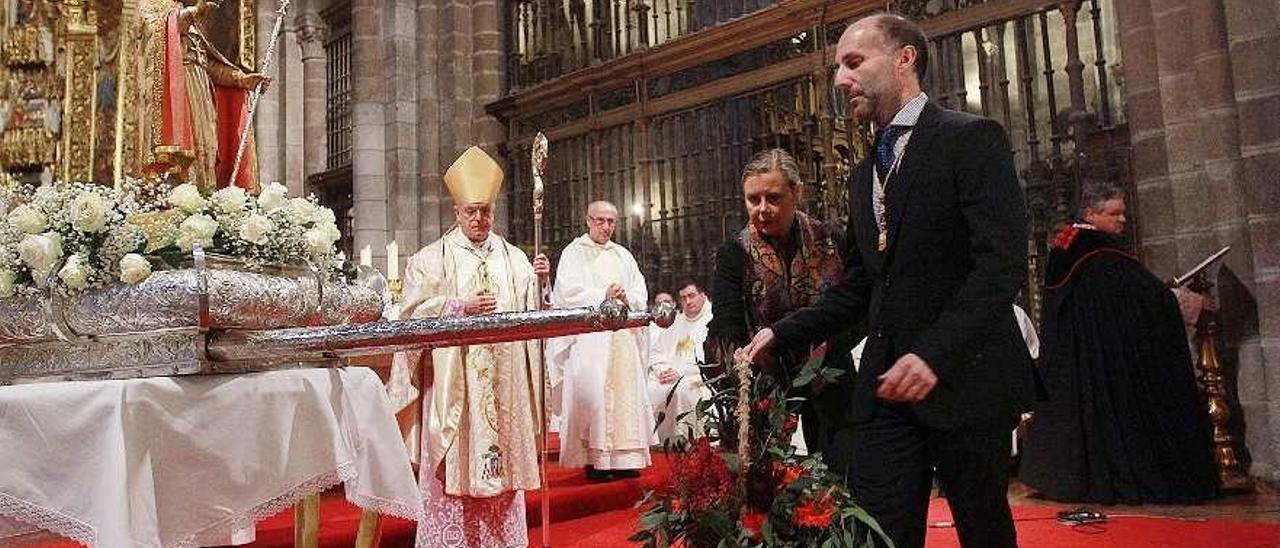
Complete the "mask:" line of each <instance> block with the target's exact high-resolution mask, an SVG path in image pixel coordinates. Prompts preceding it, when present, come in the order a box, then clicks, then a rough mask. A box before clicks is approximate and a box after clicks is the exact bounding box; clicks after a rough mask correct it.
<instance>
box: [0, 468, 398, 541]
mask: <svg viewBox="0 0 1280 548" xmlns="http://www.w3.org/2000/svg"><path fill="white" fill-rule="evenodd" d="M357 476H358V473H357V472H356V468H355V464H354V463H352V462H350V461H348V462H344V463H341V464H339V465H338V466H337V467H336V468H335V469H333V470H331V471H329V472H325V473H323V474H320V475H317V476H314V477H312V478H310V479H308V480H306V481H304V482H302V483H301V484H299V485H297V486H294V487H293V488H291V489H289V491H288V492H286V493H283V494H281V495H278V496H276V497H274V498H272V499H270V500H267V501H266V502H263V503H262V504H259V505H257V506H254V507H253V508H250V509H248V510H246V511H244V512H242V513H237V514H234V515H230V516H227V517H225V518H222V519H220V520H218V521H217V522H215V523H213V524H210V525H208V526H205V527H203V528H201V529H200V530H199V531H196V532H194V533H191V534H189V535H187V536H185V537H183V538H182V539H181V540H179V541H178V542H177V543H174V544H172V545H170V546H172V547H174V548H195V547H197V546H200V545H201V544H202V543H201V542H200V541H201V536H202V535H204V534H208V532H210V531H214V530H218V529H220V528H223V527H226V526H228V525H231V527H232V528H239V527H248V526H251V525H254V524H257V523H258V522H260V521H263V520H265V519H268V518H270V517H271V516H274V515H276V514H278V513H280V512H282V511H284V510H286V509H288V508H290V507H292V506H294V505H296V504H297V503H298V502H299V501H301V500H302V499H304V498H306V497H308V496H310V495H314V494H317V493H321V492H323V491H325V490H327V489H329V488H331V487H334V486H336V485H338V484H340V483H346V482H349V481H351V480H353V479H355V478H356V477H357ZM347 500H348V501H349V502H351V503H352V504H354V505H356V506H358V507H360V508H362V509H366V510H373V511H375V512H377V513H379V514H382V515H388V516H395V517H398V518H401V519H406V520H411V521H414V522H421V521H422V520H423V509H422V508H414V507H413V506H411V505H407V504H403V503H401V502H397V501H393V500H389V499H384V498H381V497H375V496H372V495H360V494H348V495H347ZM0 515H4V516H6V517H9V518H12V519H14V520H17V521H20V522H22V523H25V524H28V525H31V526H33V527H37V528H39V529H40V530H42V531H48V532H51V533H54V534H56V535H59V536H62V537H65V538H68V539H71V540H74V541H76V542H79V543H81V544H84V545H85V546H89V547H91V548H92V547H95V546H97V542H98V539H97V536H98V535H97V530H96V529H95V528H94V527H93V526H91V525H89V524H88V523H85V522H83V521H80V520H78V519H75V518H74V517H71V516H69V515H67V514H65V513H62V512H58V511H56V510H51V509H49V508H45V507H42V506H39V505H37V504H32V503H30V502H27V501H24V500H22V499H19V498H17V497H13V496H11V495H7V494H5V493H0Z"/></svg>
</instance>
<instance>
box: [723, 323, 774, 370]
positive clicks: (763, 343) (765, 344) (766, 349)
mask: <svg viewBox="0 0 1280 548" xmlns="http://www.w3.org/2000/svg"><path fill="white" fill-rule="evenodd" d="M776 340H777V339H775V338H774V336H773V330H772V329H770V328H768V327H766V328H764V329H761V330H760V331H758V332H756V336H755V337H753V338H752V339H751V343H750V344H748V345H747V346H745V347H743V348H741V349H740V350H738V352H741V353H743V354H745V355H746V357H747V359H749V360H751V362H752V363H760V364H762V365H768V364H771V363H773V344H774V342H775V341H776ZM737 357H738V356H737V355H736V353H735V355H734V358H737Z"/></svg>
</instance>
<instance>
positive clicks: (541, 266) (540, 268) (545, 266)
mask: <svg viewBox="0 0 1280 548" xmlns="http://www.w3.org/2000/svg"><path fill="white" fill-rule="evenodd" d="M533 273H534V274H537V275H538V277H539V278H545V277H547V276H550V275H551V261H548V260H547V256H546V255H543V254H541V253H539V254H538V256H537V257H534V258H533Z"/></svg>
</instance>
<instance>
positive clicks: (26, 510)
mask: <svg viewBox="0 0 1280 548" xmlns="http://www.w3.org/2000/svg"><path fill="white" fill-rule="evenodd" d="M0 515H4V516H6V517H9V518H11V519H14V520H17V521H20V522H22V523H25V524H27V525H31V526H33V527H36V528H39V529H40V530H41V531H48V532H50V533H53V534H55V535H60V536H63V537H66V538H69V539H71V540H74V541H76V542H79V543H80V544H83V545H85V546H89V547H94V546H97V544H98V530H97V529H95V528H94V527H93V526H92V525H89V524H88V523H85V522H83V521H80V520H78V519H76V518H74V517H71V516H70V515H67V514H65V513H62V512H59V511H57V510H53V509H50V508H45V507H43V506H40V505H38V504H32V503H30V502H27V501H25V500H22V499H20V498H17V497H14V496H12V495H8V494H5V493H0Z"/></svg>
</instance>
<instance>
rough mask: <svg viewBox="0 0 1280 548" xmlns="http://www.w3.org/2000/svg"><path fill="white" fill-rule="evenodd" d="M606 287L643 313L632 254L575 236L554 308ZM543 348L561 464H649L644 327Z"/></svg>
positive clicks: (599, 295)
mask: <svg viewBox="0 0 1280 548" xmlns="http://www.w3.org/2000/svg"><path fill="white" fill-rule="evenodd" d="M611 283H616V284H618V285H619V286H621V287H622V288H623V290H624V291H626V294H627V304H628V306H630V307H631V309H632V310H642V309H643V308H644V306H645V303H646V302H647V301H648V293H647V290H646V289H645V282H644V276H643V275H642V274H641V273H640V268H639V267H638V266H637V265H636V260H635V258H634V257H632V256H631V252H629V251H627V250H626V248H624V247H622V246H620V245H618V244H616V243H614V242H608V243H605V244H604V245H599V244H596V243H595V242H593V241H591V239H590V238H588V237H587V236H586V235H582V236H579V237H578V238H577V239H575V240H574V241H573V242H572V243H570V244H569V246H568V247H566V248H565V249H564V251H563V252H562V253H561V254H560V264H559V266H558V267H557V268H556V282H555V291H553V292H552V303H553V305H554V306H555V307H556V308H579V307H586V306H599V305H600V303H601V302H602V301H604V298H605V290H606V289H607V288H608V287H609V284H611ZM548 348H549V349H554V353H551V354H549V356H548V357H549V359H551V360H552V364H553V367H554V368H558V369H561V371H560V376H561V383H562V386H561V398H562V405H561V425H560V440H561V442H560V447H561V448H560V464H561V465H562V466H566V467H581V466H586V465H591V466H593V467H595V468H597V469H600V470H610V469H636V468H644V467H646V466H648V465H649V462H650V461H649V446H650V445H652V444H653V443H655V442H656V437H655V436H654V435H653V412H652V409H651V407H650V405H649V398H648V394H647V393H646V392H647V390H646V382H645V381H646V371H645V370H646V364H647V361H646V355H647V354H648V338H647V334H646V332H645V329H644V328H633V329H624V330H620V331H612V332H610V331H605V332H599V333H587V334H583V335H575V336H572V337H567V338H564V339H560V340H559V341H557V343H556V344H552V345H548ZM552 375H554V374H552Z"/></svg>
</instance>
